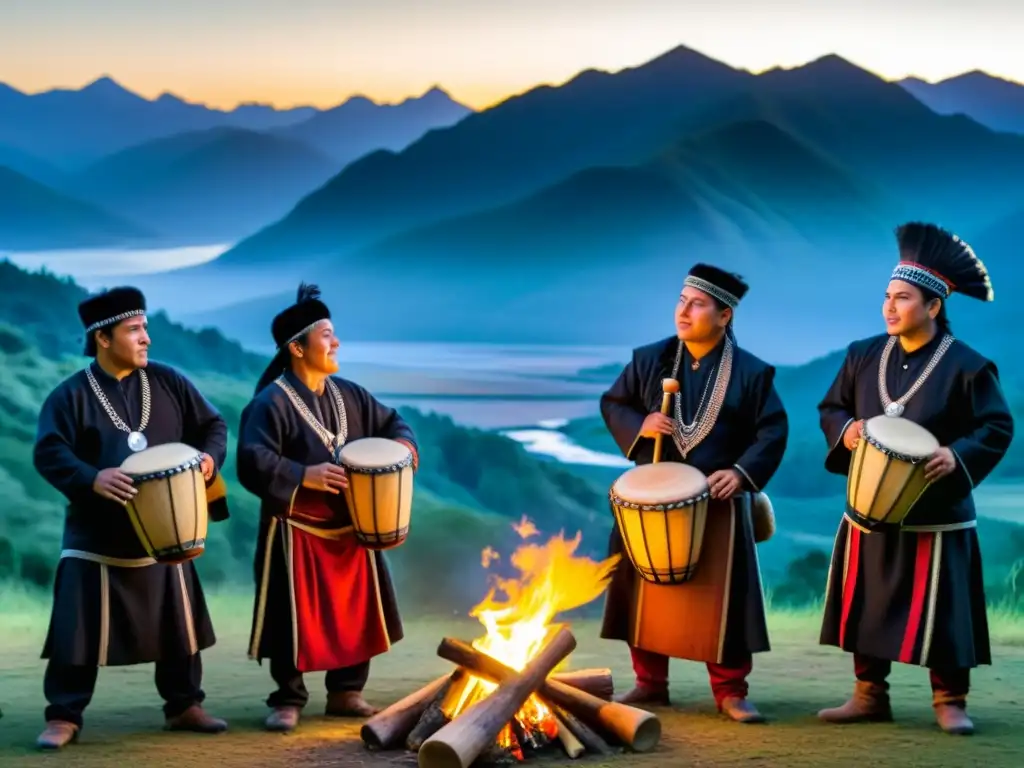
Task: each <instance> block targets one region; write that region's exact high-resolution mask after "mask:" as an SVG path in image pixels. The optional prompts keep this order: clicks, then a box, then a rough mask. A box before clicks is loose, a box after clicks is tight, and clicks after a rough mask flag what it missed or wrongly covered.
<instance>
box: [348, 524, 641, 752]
mask: <svg viewBox="0 0 1024 768" xmlns="http://www.w3.org/2000/svg"><path fill="white" fill-rule="evenodd" d="M513 529H514V530H515V531H516V532H517V533H518V534H519V535H520V536H521V537H522V538H523V539H528V538H532V537H534V536H536V535H537V534H538V531H537V529H536V527H535V526H534V525H533V523H531V522H530V521H529V520H528V519H527V518H525V517H524V518H523V519H522V520H521V521H520V522H519V523H517V524H514V525H513ZM580 539H581V536H580V535H579V534H577V535H576V537H575V538H574V539H571V540H567V539H565V537H564V536H562V535H559V536H555V537H553V538H551V539H550V540H549V541H548V542H547V544H544V545H540V544H527V543H524V544H522V545H520V547H519V548H518V549H517V550H516V551H515V552H514V553H513V554H512V557H511V560H510V564H511V565H512V567H514V568H515V569H516V570H517V571H518V572H519V576H518V577H516V578H501V577H499V576H493V577H492V580H493V586H492V588H491V590H490V591H489V593H488V594H487V596H486V597H485V598H484V600H483V601H482V602H481V603H480V604H479V605H477V606H476V607H475V608H473V610H472V611H471V612H470V615H471V616H473V617H475V618H476V619H477V620H478V621H480V623H481V624H482V625H483V627H484V629H485V633H484V635H483V636H481V637H479V638H477V639H476V640H474V641H473V642H472V644H468V643H464V642H461V641H459V640H455V639H451V638H445V639H444V640H443V641H442V642H441V645H440V647H439V648H438V655H439V656H441V657H442V658H445V659H447V660H449V661H451V662H453V663H454V664H456V665H457V667H456V669H455V671H454V672H452V673H451V674H450V675H446V676H444V677H442V678H439V679H437V680H435V681H434V682H433V683H431V684H429V685H427V686H425V687H424V688H423V689H421V690H420V691H417V692H416V693H413V694H411V695H410V696H407V697H406V698H405V699H402V700H401V701H399V702H396V703H395V704H393V705H391V706H390V707H388V708H387V709H385V710H384V711H382V712H380V713H379V714H377V715H375V716H374V717H373V718H371V719H370V720H368V721H367V723H366V725H364V726H363V730H362V738H363V741H364V742H365V743H366V745H367V746H369V747H371V748H376V749H391V748H395V747H399V746H401V745H402V742H403V741H404V746H405V747H406V748H407V749H410V750H413V751H418V752H419V765H420V768H441V767H442V766H443V767H444V768H448V766H455V767H456V768H468V766H469V765H470V764H471V763H473V762H474V761H477V760H478V759H479V761H480V762H485V763H510V762H513V763H514V762H519V761H522V760H525V759H526V758H527V757H528V756H529V755H530V754H531V753H536V752H538V751H540V750H542V749H544V748H545V747H547V746H548V745H551V744H554V743H556V742H557V743H560V744H561V746H562V748H563V749H564V750H565V751H566V753H567V754H568V755H569V756H570V757H572V758H575V757H578V756H579V755H581V754H582V753H583V752H584V751H586V750H589V751H593V752H597V753H601V754H608V753H610V752H611V751H612V749H611V747H610V746H609V744H608V742H607V741H606V740H605V738H604V737H603V736H602V735H601V733H604V734H605V735H608V736H611V737H613V740H614V741H616V742H619V743H621V744H625V745H626V746H629V747H631V748H632V749H634V750H636V751H646V750H648V749H651V748H653V746H654V745H655V744H656V743H657V741H658V740H659V739H660V736H661V726H660V723H659V722H658V720H657V718H655V717H654V716H653V715H652V714H650V713H648V712H645V711H643V710H639V709H636V708H634V707H629V706H626V705H622V704H616V703H612V702H610V701H609V700H610V699H611V696H612V688H613V686H612V678H611V671H610V670H607V669H597V670H580V671H577V672H559V671H556V670H558V669H559V668H560V667H561V666H562V665H563V664H564V662H565V659H566V658H567V657H568V656H569V654H570V653H571V652H572V650H573V649H574V648H575V646H576V640H575V638H574V637H573V636H572V633H571V632H570V631H569V630H568V629H567V628H565V627H563V626H559V625H556V624H554V623H553V621H554V619H555V617H556V616H557V615H559V614H561V613H564V612H566V611H569V610H572V609H574V608H577V607H579V606H582V605H586V604H587V603H590V602H591V601H593V600H595V599H596V598H598V597H600V595H601V593H602V592H603V591H604V590H605V588H606V587H607V583H608V579H609V578H610V576H611V573H612V570H613V569H614V567H615V566H616V564H617V563H618V560H619V557H618V556H616V557H612V558H609V559H607V560H604V561H602V562H595V561H593V560H591V559H590V558H587V557H582V556H579V555H577V554H576V550H577V549H578V547H579V544H580ZM498 561H500V557H499V556H498V554H497V553H496V552H495V551H494V550H493V549H492V548H490V547H488V548H487V549H486V550H485V551H484V553H483V555H482V564H483V565H484V567H489V566H490V565H492V564H493V563H495V562H498Z"/></svg>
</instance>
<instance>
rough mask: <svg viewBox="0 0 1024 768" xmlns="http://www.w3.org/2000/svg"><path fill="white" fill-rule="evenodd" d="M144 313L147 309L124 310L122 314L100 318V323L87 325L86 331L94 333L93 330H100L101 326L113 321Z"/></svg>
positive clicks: (116, 321)
mask: <svg viewBox="0 0 1024 768" xmlns="http://www.w3.org/2000/svg"><path fill="white" fill-rule="evenodd" d="M144 314H146V310H144V309H133V310H132V311H131V312H122V313H121V314H120V315H114V316H113V317H108V318H107V319H106V320H100V321H99V322H98V323H93V324H92V325H90V326H87V327H86V329H85V332H86V333H92V332H93V331H98V330H99V329H100V328H103V327H105V326H108V325H111V324H113V323H120V322H121V321H122V320H127V319H128V318H129V317H138V316H139V315H144Z"/></svg>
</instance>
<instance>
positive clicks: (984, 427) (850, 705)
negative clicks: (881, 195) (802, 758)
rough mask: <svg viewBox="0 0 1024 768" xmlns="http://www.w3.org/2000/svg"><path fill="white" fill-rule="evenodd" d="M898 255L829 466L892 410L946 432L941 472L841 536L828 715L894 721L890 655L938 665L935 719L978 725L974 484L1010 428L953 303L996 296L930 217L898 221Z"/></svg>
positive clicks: (980, 598)
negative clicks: (846, 668) (891, 513)
mask: <svg viewBox="0 0 1024 768" xmlns="http://www.w3.org/2000/svg"><path fill="white" fill-rule="evenodd" d="M896 239H897V243H898V247H899V253H900V258H899V262H898V264H897V265H896V267H895V269H894V270H893V272H892V275H891V277H890V280H889V285H888V287H887V289H886V292H885V300H884V302H883V304H882V317H883V318H884V320H885V324H886V332H885V333H883V334H881V335H878V336H872V337H871V338H867V339H862V340H860V341H855V342H853V343H852V344H851V345H850V346H849V348H848V349H847V353H846V359H845V360H844V361H843V365H842V368H841V369H840V370H839V373H838V374H837V376H836V378H835V381H834V382H833V384H832V387H831V388H830V389H829V390H828V392H827V393H826V394H825V398H824V399H823V400H822V402H821V404H820V405H819V406H818V410H819V412H820V414H821V428H822V431H823V432H824V433H825V439H826V440H827V441H828V446H829V452H828V455H827V457H826V459H825V467H826V468H827V469H828V470H829V471H830V472H834V473H836V474H839V475H845V474H847V472H848V470H849V467H850V459H851V451H852V450H853V449H854V447H855V446H856V444H857V442H858V440H859V439H861V435H862V430H863V426H864V421H865V419H870V418H872V417H875V416H879V415H881V414H883V413H885V414H886V415H890V416H902V418H904V419H909V420H911V421H913V422H916V423H917V424H919V425H921V426H923V427H924V428H925V429H927V430H928V431H930V432H931V433H932V434H933V435H934V436H935V437H936V438H937V439H938V441H939V445H941V446H942V447H941V448H939V449H938V450H937V451H936V452H935V454H934V456H932V458H931V459H930V460H929V461H928V463H927V464H926V465H925V473H926V475H925V476H926V478H927V479H929V480H931V481H933V482H934V485H933V486H932V487H931V488H929V489H928V490H927V491H926V492H925V494H924V495H923V496H922V497H921V498H920V500H919V501H918V502H917V504H916V505H915V506H914V508H913V509H912V510H911V512H910V514H909V515H908V516H907V517H906V518H905V520H904V521H903V523H904V524H903V527H902V529H900V528H889V529H885V528H883V529H882V530H879V531H877V532H872V533H866V532H865V531H863V530H862V529H860V528H859V527H858V526H857V525H855V524H854V523H853V521H852V520H851V519H850V517H844V518H843V521H842V522H841V523H840V525H839V531H838V533H837V534H836V540H835V546H834V548H833V552H832V565H831V568H830V571H829V578H828V584H827V586H826V595H825V614H824V620H823V625H822V630H821V643H822V644H823V645H835V646H838V647H839V648H842V649H843V650H845V651H849V652H850V653H852V654H853V664H854V672H855V675H856V685H855V688H854V694H853V697H852V698H851V699H850V700H849V701H847V702H846V703H845V704H843V705H842V706H840V707H836V708H833V709H825V710H822V711H821V712H819V713H818V714H819V717H820V718H821V719H823V720H826V721H828V722H833V723H850V722H857V721H867V720H879V721H888V720H891V719H892V710H891V708H890V704H889V695H888V687H889V685H888V682H887V677H888V675H889V671H890V668H891V666H892V662H894V661H896V662H901V663H904V664H914V665H919V666H922V667H927V668H928V669H929V673H930V678H931V687H932V701H933V705H934V709H935V715H936V718H937V720H938V724H939V726H940V727H941V728H942V729H943V730H944V731H946V732H948V733H954V734H969V733H972V732H973V730H974V726H973V724H972V723H971V720H970V718H969V717H968V716H967V713H966V701H967V693H968V689H969V687H970V669H971V668H972V667H976V666H978V665H982V664H991V659H992V657H991V653H990V650H989V635H988V623H987V618H986V608H985V593H984V587H983V578H982V566H981V552H980V550H979V549H978V533H977V528H976V525H977V522H976V521H977V517H976V514H975V509H974V499H973V497H972V491H973V489H974V488H975V487H977V485H978V484H979V483H981V482H982V481H983V480H984V479H985V478H986V477H988V475H989V474H990V473H991V472H992V470H993V469H995V467H996V465H997V464H998V463H999V462H1000V460H1001V459H1002V458H1003V456H1004V455H1005V453H1006V451H1007V449H1008V448H1009V445H1010V441H1011V439H1012V437H1013V420H1012V418H1011V416H1010V409H1009V407H1008V406H1007V402H1006V398H1005V397H1004V396H1003V393H1002V391H1001V389H1000V385H999V379H998V374H997V371H996V366H995V365H994V364H993V363H992V362H991V361H989V360H987V359H986V358H985V357H983V356H982V355H980V354H978V353H977V352H976V351H975V350H973V349H971V348H970V347H969V346H967V345H966V344H964V343H963V342H962V341H959V340H957V341H954V340H953V336H952V330H951V328H950V324H949V320H948V318H947V315H946V301H947V300H948V299H949V296H950V295H951V294H952V293H954V292H956V293H960V294H963V295H964V296H969V297H971V298H974V299H980V300H982V301H991V300H992V298H993V292H992V283H991V282H990V280H989V276H988V272H987V271H986V269H985V266H984V265H983V264H982V263H981V261H979V260H978V257H977V256H975V255H974V252H973V251H972V250H971V248H970V246H968V245H967V244H966V243H964V242H963V241H962V240H960V239H959V238H957V237H956V236H955V235H952V234H950V233H948V232H946V231H944V230H942V229H939V228H938V227H936V226H934V225H931V224H918V223H912V224H905V225H903V226H901V227H899V228H898V229H897V230H896Z"/></svg>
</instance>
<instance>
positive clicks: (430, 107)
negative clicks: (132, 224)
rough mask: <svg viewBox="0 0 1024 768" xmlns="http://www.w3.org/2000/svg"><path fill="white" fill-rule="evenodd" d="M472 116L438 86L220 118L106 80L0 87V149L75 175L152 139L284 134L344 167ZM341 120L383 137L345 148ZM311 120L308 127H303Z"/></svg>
mask: <svg viewBox="0 0 1024 768" xmlns="http://www.w3.org/2000/svg"><path fill="white" fill-rule="evenodd" d="M470 111H471V110H470V109H469V108H468V107H466V106H464V105H462V104H459V103H458V102H455V101H453V100H452V99H451V97H450V96H448V94H447V93H445V92H444V91H443V90H441V89H440V88H437V87H435V88H432V89H430V90H429V91H427V92H426V93H424V94H423V95H422V96H419V97H415V98H410V99H406V100H405V101H403V102H402V103H400V104H378V103H376V102H373V101H371V100H369V99H367V98H365V97H361V96H356V97H353V98H351V99H349V100H347V101H346V102H344V103H342V104H339V105H337V106H335V107H333V108H330V109H327V110H320V109H316V108H314V107H310V106H303V107H295V108H291V109H277V108H275V107H272V106H270V105H267V104H241V105H239V106H238V107H236V108H235V109H232V110H229V111H225V110H220V109H213V108H211V107H208V106H206V105H205V104H198V103H193V102H188V101H185V100H184V99H182V98H180V97H178V96H175V95H174V94H171V93H163V94H161V95H160V96H159V97H157V98H156V99H146V98H144V97H142V96H140V95H138V94H137V93H134V92H132V91H130V90H128V89H127V88H125V87H124V86H122V85H121V84H119V83H118V82H117V81H115V80H113V79H112V78H110V77H106V76H105V77H101V78H99V79H97V80H95V81H93V82H92V83H89V84H88V85H87V86H85V87H84V88H81V89H77V90H72V89H64V88H57V89H53V90H49V91H44V92H42V93H36V94H27V93H23V92H21V91H19V90H17V89H16V88H12V87H11V86H9V85H5V84H3V83H0V145H8V146H10V147H13V148H16V149H19V150H21V151H22V152H25V153H27V154H28V155H30V156H34V157H36V158H40V159H42V160H45V161H47V162H48V163H51V164H53V165H56V166H58V167H61V168H64V169H67V170H81V169H82V168H84V167H85V166H87V165H89V164H91V163H94V162H96V161H97V160H99V159H100V158H102V157H104V156H106V155H110V154H112V153H114V152H117V151H119V150H122V149H127V148H128V147H132V146H136V145H139V144H144V143H145V142H148V141H152V140H154V139H161V138H166V137H168V136H173V135H175V134H179V133H185V132H189V131H203V130H208V129H210V128H240V129H245V130H249V131H270V132H273V131H286V132H289V131H290V132H292V135H293V138H299V139H301V140H303V141H305V142H307V143H309V144H311V145H312V146H313V147H314V148H316V149H319V150H320V151H322V152H324V153H325V154H328V155H333V156H338V157H340V159H341V160H342V161H343V162H342V163H341V164H344V162H347V161H348V160H350V159H352V158H353V157H357V156H358V155H360V154H363V152H364V151H366V149H375V148H377V147H388V148H400V146H398V145H399V144H400V139H401V138H408V139H409V140H412V139H413V138H416V137H417V136H419V135H420V134H421V133H423V131H425V130H428V129H429V128H432V127H436V126H443V125H449V124H451V123H454V122H456V121H457V120H459V119H461V118H462V117H464V116H465V115H467V114H468V113H469V112H470ZM345 115H353V116H357V117H358V118H360V119H362V120H370V121H373V122H375V123H376V124H377V125H378V126H379V129H380V130H384V131H386V132H387V133H388V135H387V136H386V140H385V141H383V142H382V143H380V144H377V143H373V142H371V143H370V145H369V147H367V140H366V137H365V136H361V135H355V136H354V137H353V139H352V140H351V142H350V141H349V139H348V137H347V136H346V135H345V131H344V129H345V128H346V126H345V125H344V123H343V122H334V123H333V125H332V121H337V120H338V118H339V117H340V116H345ZM311 120H312V121H314V122H312V123H311V124H310V126H309V127H307V128H302V127H301V126H302V125H303V124H304V123H306V122H308V121H311ZM69 126H74V129H73V130H71V129H69ZM332 128H340V129H341V130H332ZM396 142H397V144H396Z"/></svg>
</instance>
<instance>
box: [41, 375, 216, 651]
mask: <svg viewBox="0 0 1024 768" xmlns="http://www.w3.org/2000/svg"><path fill="white" fill-rule="evenodd" d="M90 369H91V370H92V372H93V375H94V377H95V379H96V381H97V383H98V384H99V386H100V388H101V390H102V391H103V393H104V394H105V395H106V397H107V400H108V401H109V403H110V405H111V406H112V407H113V409H114V410H115V412H116V413H117V414H118V415H119V416H120V417H121V419H122V420H123V421H124V422H125V423H126V424H128V426H129V427H131V428H132V429H138V427H139V420H140V418H141V414H142V394H141V381H140V375H139V372H138V371H137V370H136V371H134V372H132V373H131V374H129V375H128V376H126V377H124V378H123V379H121V380H120V381H118V380H117V379H115V378H114V377H113V376H111V375H109V374H108V373H106V372H105V371H104V370H103V369H102V368H100V366H99V365H98V364H97V363H96V362H95V361H94V362H92V363H91V364H90ZM145 370H146V375H147V377H148V379H149V385H150V391H151V411H150V419H149V424H148V425H147V427H146V430H145V433H144V434H145V436H146V439H147V441H148V443H149V445H151V446H155V445H161V444H164V443H173V442H180V443H185V444H187V445H191V446H192V447H194V448H196V449H197V450H200V451H203V452H205V453H207V454H209V455H210V456H211V457H212V458H213V461H214V464H215V466H216V467H217V468H218V469H219V468H220V467H221V466H222V465H223V463H224V459H225V457H226V454H227V425H226V424H225V422H224V419H223V418H222V417H221V416H220V414H219V413H218V412H217V410H216V409H215V408H214V407H213V406H212V405H211V404H210V403H209V402H208V401H207V400H206V399H205V398H204V397H203V396H202V395H201V394H200V393H199V392H198V390H196V388H195V386H193V384H192V383H191V382H190V381H189V380H188V379H187V378H186V377H185V376H184V375H182V374H181V373H179V372H178V371H176V370H174V369H173V368H171V367H169V366H166V365H161V364H160V363H155V362H151V363H149V364H148V365H147V366H146V369H145ZM127 437H128V435H127V434H126V433H125V432H123V431H121V430H119V429H117V428H116V427H115V426H114V424H113V422H112V421H111V419H110V417H109V415H108V414H107V412H106V411H105V410H104V409H103V406H102V405H101V404H100V402H99V399H98V398H97V397H96V395H95V394H94V393H93V391H92V389H91V387H90V386H89V382H88V380H87V378H86V374H85V371H84V370H82V371H79V372H77V373H75V374H73V375H71V376H70V377H68V378H67V379H65V380H64V381H63V382H61V384H59V385H58V386H57V387H56V389H54V391H53V392H51V393H50V395H49V396H48V397H47V398H46V401H45V402H44V403H43V407H42V410H41V412H40V414H39V427H38V433H37V439H36V445H35V451H34V456H33V458H34V462H35V467H36V470H37V471H38V472H39V474H40V475H42V477H43V478H44V479H45V480H46V481H47V482H49V483H50V484H51V485H52V486H53V487H54V488H56V489H57V490H58V491H60V492H61V493H62V494H63V495H64V496H65V497H66V498H67V500H68V507H67V516H66V519H65V523H64V536H63V545H62V547H63V551H62V555H61V562H60V564H59V566H58V568H57V574H56V580H55V583H54V604H53V612H52V616H51V619H50V628H49V633H48V635H47V638H46V643H45V646H44V649H43V658H52V659H54V660H55V661H58V662H61V663H64V664H78V665H97V664H98V665H101V666H103V665H111V666H113V665H126V664H139V663H144V662H150V661H157V660H160V659H162V658H168V657H174V656H182V655H190V654H192V653H196V652H197V651H199V650H202V649H203V648H207V647H209V646H211V645H213V644H214V642H215V638H214V633H213V627H212V623H211V621H210V617H209V614H208V613H207V610H206V603H205V598H204V596H203V591H202V588H201V586H200V582H199V577H198V575H197V574H196V572H195V566H194V565H193V564H192V563H191V562H189V563H185V564H183V565H163V564H155V563H153V562H152V560H150V559H149V558H148V557H147V555H146V551H145V548H144V547H143V545H142V543H141V542H140V541H139V538H138V536H137V535H136V533H135V530H134V528H133V527H132V524H131V520H130V518H129V517H128V513H127V511H126V510H125V508H124V507H123V506H122V505H121V504H118V503H117V502H114V501H110V500H108V499H105V498H103V497H101V496H99V495H98V494H96V493H95V492H94V491H93V489H92V484H93V481H94V480H95V478H96V475H97V474H98V473H99V471H100V470H102V469H106V468H109V467H117V466H120V465H121V463H122V462H123V461H124V459H125V458H127V457H128V456H129V455H130V454H131V450H130V449H129V448H128V442H127Z"/></svg>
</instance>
